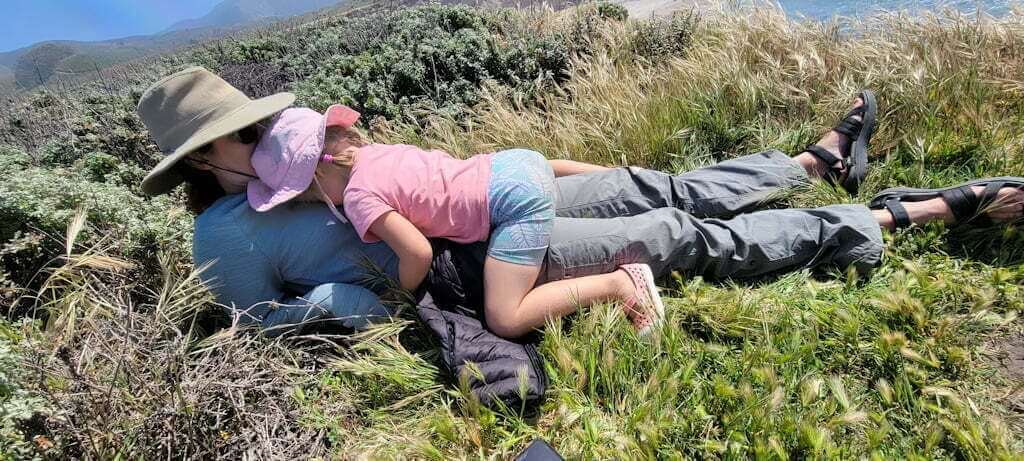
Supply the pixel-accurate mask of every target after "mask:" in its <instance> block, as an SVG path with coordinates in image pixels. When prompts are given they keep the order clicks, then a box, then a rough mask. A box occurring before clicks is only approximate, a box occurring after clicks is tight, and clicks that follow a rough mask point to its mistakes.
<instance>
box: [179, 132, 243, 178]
mask: <svg viewBox="0 0 1024 461" xmlns="http://www.w3.org/2000/svg"><path fill="white" fill-rule="evenodd" d="M257 126H258V124H253V125H249V126H247V127H245V128H242V129H241V130H238V131H236V132H234V133H231V134H229V135H228V136H230V137H231V139H233V140H235V141H237V142H240V143H242V144H253V143H255V142H256V141H259V139H260V132H259V130H258V129H257V128H256V127H257ZM211 149H213V143H212V142H209V143H206V144H203V145H202V146H199V148H198V149H196V150H195V151H194V152H196V153H199V154H204V155H205V154H207V153H209V152H210V150H211ZM186 160H188V161H190V162H195V163H202V164H203V165H207V166H209V167H211V168H215V169H218V170H221V171H227V172H229V173H234V174H237V175H241V176H245V177H247V178H252V179H259V178H257V177H256V176H253V175H251V174H248V173H243V172H241V171H238V170H232V169H230V168H224V167H221V166H218V165H214V164H213V163H210V162H207V161H206V160H203V159H198V158H195V157H187V158H186Z"/></svg>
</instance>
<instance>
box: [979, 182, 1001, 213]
mask: <svg viewBox="0 0 1024 461" xmlns="http://www.w3.org/2000/svg"><path fill="white" fill-rule="evenodd" d="M1004 187H1006V183H1005V182H1003V181H992V182H990V183H988V184H987V185H986V186H985V190H984V191H982V193H981V197H979V200H978V207H979V211H981V210H984V209H985V208H986V207H988V206H989V205H992V204H993V203H995V201H996V197H998V196H999V190H1000V189H1002V188H1004Z"/></svg>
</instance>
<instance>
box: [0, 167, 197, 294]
mask: <svg viewBox="0 0 1024 461" xmlns="http://www.w3.org/2000/svg"><path fill="white" fill-rule="evenodd" d="M78 166H79V167H81V168H82V169H81V170H79V169H75V168H63V167H61V168H44V167H36V166H31V165H30V164H29V159H28V156H27V155H26V154H24V153H22V152H18V151H12V150H9V149H8V150H0V242H3V243H2V244H0V272H2V273H5V274H6V276H5V278H6V279H7V280H8V281H9V282H13V283H14V284H16V285H18V286H22V287H26V286H29V285H31V284H30V283H29V282H30V281H31V280H33V278H34V276H35V275H36V273H37V272H38V271H39V269H41V268H42V267H44V266H45V265H46V264H47V262H48V261H50V260H51V259H52V258H53V257H54V256H56V255H57V254H60V253H62V252H63V251H64V248H63V241H64V239H63V235H64V234H65V230H66V229H67V226H68V223H69V222H70V221H71V218H72V217H73V216H74V214H75V213H76V211H77V210H78V209H79V208H85V209H86V210H88V216H89V223H90V226H91V227H90V228H89V229H87V230H86V232H84V234H83V236H82V237H80V239H79V240H80V242H81V243H82V244H83V245H86V246H88V245H93V244H96V243H100V242H102V243H103V244H104V245H106V246H110V247H113V248H115V249H116V250H117V253H119V254H121V255H124V256H126V257H129V258H133V259H135V260H137V261H138V262H141V263H142V265H143V266H147V267H155V266H156V259H155V258H156V254H157V251H158V250H171V251H175V252H178V253H185V252H187V248H188V244H189V241H190V236H191V217H190V216H187V215H185V214H184V212H182V211H180V210H178V211H175V210H176V209H175V208H174V207H173V206H172V199H171V198H169V197H160V198H155V199H147V198H143V197H141V196H139V195H137V194H136V193H133V192H132V190H131V189H129V188H126V187H125V184H124V183H123V182H124V181H132V182H134V181H135V177H134V176H133V175H136V174H138V173H139V172H140V170H138V169H137V167H132V166H124V165H122V164H120V162H118V161H117V160H116V159H114V158H113V157H112V156H109V155H105V154H94V155H91V156H89V157H86V158H85V159H83V161H82V162H81V163H79V164H78ZM110 167H113V170H112V171H109V172H107V173H106V174H105V175H103V171H104V170H105V169H106V168H110ZM126 178H130V179H126Z"/></svg>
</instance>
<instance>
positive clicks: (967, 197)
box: [939, 186, 981, 223]
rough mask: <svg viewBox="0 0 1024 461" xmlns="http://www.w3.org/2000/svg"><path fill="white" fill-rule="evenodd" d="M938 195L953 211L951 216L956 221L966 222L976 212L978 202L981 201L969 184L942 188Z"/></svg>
mask: <svg viewBox="0 0 1024 461" xmlns="http://www.w3.org/2000/svg"><path fill="white" fill-rule="evenodd" d="M939 195H940V196H941V197H942V199H943V200H945V201H946V205H948V206H949V209H950V210H952V211H953V216H954V217H955V218H956V222H957V223H963V222H966V221H967V220H968V219H971V218H972V217H974V215H975V214H976V213H977V212H978V204H979V203H980V202H981V200H979V197H978V196H977V195H974V192H973V191H971V188H970V187H969V186H960V187H957V188H955V189H948V190H944V191H942V192H940V193H939Z"/></svg>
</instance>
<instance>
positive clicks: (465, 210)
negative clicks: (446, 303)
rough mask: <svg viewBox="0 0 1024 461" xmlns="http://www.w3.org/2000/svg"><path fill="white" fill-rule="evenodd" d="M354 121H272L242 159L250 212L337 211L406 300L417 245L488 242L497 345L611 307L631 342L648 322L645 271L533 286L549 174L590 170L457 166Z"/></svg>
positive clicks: (353, 116) (655, 306) (496, 163)
mask: <svg viewBox="0 0 1024 461" xmlns="http://www.w3.org/2000/svg"><path fill="white" fill-rule="evenodd" d="M358 119H359V113H358V112H356V111H354V110H352V109H351V108H348V107H346V106H341V105H335V106H331V107H330V108H328V109H327V111H326V112H325V113H324V114H320V113H318V112H316V111H313V110H311V109H306V108H292V109H286V110H284V111H283V112H281V113H280V114H279V115H278V116H277V117H276V118H275V119H274V121H273V122H272V125H271V126H270V127H268V129H267V131H266V133H264V135H263V136H264V138H263V140H262V141H261V142H260V143H259V145H258V147H257V148H256V151H255V152H254V153H253V156H252V165H253V167H254V169H255V170H256V173H257V175H258V176H259V178H260V179H259V180H258V181H257V180H253V181H252V182H250V183H249V186H248V199H249V204H250V205H251V206H252V207H253V209H255V210H256V211H267V210H269V209H271V208H273V207H274V206H276V205H279V204H281V203H284V202H286V201H288V200H292V199H296V198H298V199H300V200H302V199H311V200H316V199H322V200H323V201H324V202H326V203H327V206H328V207H330V208H331V211H332V212H334V214H335V216H337V217H338V218H339V219H342V220H345V217H343V216H342V215H341V213H340V212H339V211H338V210H337V205H341V206H342V207H343V208H344V212H345V213H344V214H345V216H346V217H347V221H349V222H350V223H351V224H352V225H353V227H355V229H356V232H357V233H358V234H359V236H360V238H362V239H363V241H365V242H368V243H370V242H376V241H384V242H385V243H387V245H388V246H390V247H391V249H392V250H394V252H395V254H397V255H398V257H399V263H398V278H399V280H398V281H399V285H400V286H401V287H402V288H403V289H406V290H410V291H413V290H415V289H416V288H417V287H418V286H419V285H420V283H421V282H423V279H424V278H425V277H426V275H427V271H428V270H429V268H430V263H431V259H432V257H433V255H432V250H431V246H430V243H429V241H428V240H427V239H428V238H432V237H433V238H444V239H448V240H452V241H455V242H459V243H470V242H478V241H489V243H488V250H487V259H486V261H485V263H484V316H485V320H486V324H487V326H488V328H490V329H491V330H492V331H494V332H495V333H496V334H498V335H500V336H504V337H507V338H512V337H518V336H522V335H523V334H526V333H528V332H529V331H531V330H532V329H534V328H538V327H540V326H543V325H544V322H545V321H546V319H548V318H549V317H552V318H555V317H561V316H564V315H567V314H569V313H572V312H574V311H575V310H576V308H577V306H590V305H592V304H594V303H598V302H606V301H620V302H622V305H623V307H624V310H625V312H626V315H627V316H628V318H629V319H630V321H631V322H632V323H633V325H634V327H635V328H636V329H637V330H638V331H640V333H641V334H646V333H648V332H649V331H650V330H651V329H652V328H653V327H654V326H656V325H657V324H658V323H660V321H661V319H662V317H663V316H664V307H663V305H662V302H661V299H660V297H659V295H658V291H657V287H656V286H655V284H654V277H653V275H652V273H651V270H650V268H649V267H648V266H647V265H646V264H627V265H623V266H621V267H620V268H619V270H617V271H615V272H612V273H609V274H602V275H592V276H586V277H579V278H575V279H567V280H560V281H555V282H550V283H546V284H543V285H540V286H536V287H535V286H534V284H535V283H536V281H537V277H538V275H539V274H540V268H541V262H542V261H543V258H544V255H545V253H546V251H547V247H548V241H549V240H550V236H551V227H552V224H553V218H554V217H555V205H554V203H555V200H554V191H555V188H554V177H555V175H556V173H557V174H558V175H565V174H571V173H574V172H579V171H585V170H587V169H590V168H591V166H588V165H586V164H581V163H577V162H567V161H552V162H551V163H549V162H548V161H547V160H546V159H545V158H544V157H543V156H541V155H540V154H538V153H536V152H533V151H528V150H521V149H515V150H505V151H500V152H496V153H493V154H481V155H476V156H474V157H471V158H468V159H465V160H460V159H456V158H453V157H451V156H450V155H448V154H447V153H445V152H442V151H439V150H429V151H428V150H423V149H420V148H418V147H415V146H410V145H400V144H367V143H366V142H365V141H364V138H363V137H362V135H361V134H360V133H359V132H358V131H357V130H356V129H355V128H354V127H353V124H355V122H356V121H357V120H358ZM593 168H600V167H593Z"/></svg>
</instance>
